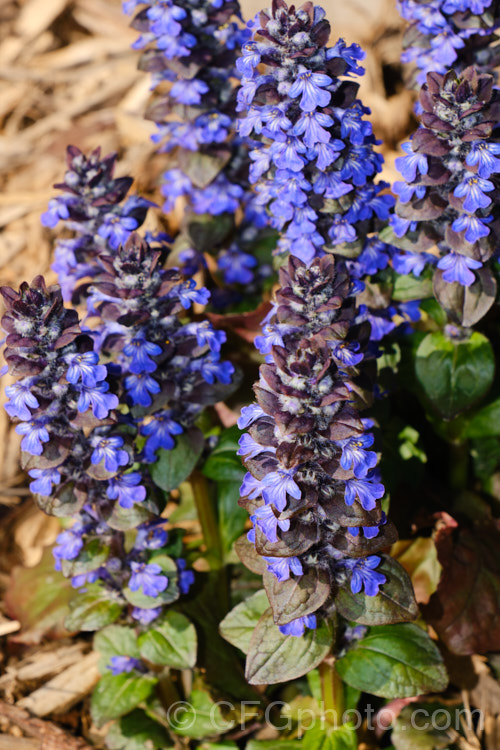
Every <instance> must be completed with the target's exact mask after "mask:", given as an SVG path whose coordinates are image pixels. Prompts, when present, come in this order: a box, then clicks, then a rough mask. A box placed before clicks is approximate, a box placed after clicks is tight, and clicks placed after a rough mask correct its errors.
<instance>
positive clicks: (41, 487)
mask: <svg viewBox="0 0 500 750" xmlns="http://www.w3.org/2000/svg"><path fill="white" fill-rule="evenodd" d="M0 291H1V293H2V296H3V298H4V301H5V304H6V308H7V312H6V313H5V314H4V316H3V318H2V327H3V329H4V330H5V331H6V333H7V339H6V349H5V358H6V360H7V363H8V369H9V372H10V374H11V375H13V376H14V377H17V378H18V379H17V380H16V382H15V383H14V385H12V386H9V387H8V388H7V395H8V397H9V400H8V402H7V404H6V409H7V412H8V413H9V415H10V416H11V417H12V418H13V419H15V420H16V421H18V424H17V427H16V431H17V432H18V433H19V434H21V435H23V439H22V442H21V448H22V451H23V464H24V466H25V468H26V469H28V470H29V474H30V477H31V478H32V481H31V484H30V489H31V490H32V492H33V493H35V495H36V497H37V499H38V503H39V505H40V507H41V508H42V509H43V510H44V511H46V512H47V513H50V514H52V515H56V516H63V517H64V516H65V517H68V518H69V517H71V518H72V519H73V520H74V524H73V525H71V526H70V527H69V528H67V529H66V530H65V531H63V532H62V533H61V534H60V535H59V536H58V538H57V545H56V547H55V548H54V556H55V559H56V569H58V570H62V571H63V573H64V575H66V576H69V577H71V580H72V584H73V586H75V587H76V588H81V587H83V586H85V585H86V584H94V586H93V587H92V588H91V596H92V598H93V601H94V603H99V602H100V601H102V602H104V601H107V602H109V603H111V607H110V608H108V611H107V617H106V618H105V620H106V621H107V622H112V621H114V620H117V619H118V618H121V619H122V621H123V620H124V619H128V620H129V621H132V622H134V621H138V622H140V623H143V624H148V623H150V622H151V621H152V620H154V619H155V618H157V617H158V616H159V615H160V614H161V612H162V608H163V606H164V605H165V604H168V603H170V602H172V601H174V600H175V599H177V598H178V596H179V594H180V591H184V592H186V591H187V590H188V588H189V585H190V583H191V582H192V573H191V572H189V571H184V565H185V563H184V561H183V560H179V561H177V562H176V561H175V560H174V559H172V558H170V557H168V556H167V555H166V554H165V551H164V550H162V553H161V554H159V553H158V550H159V549H160V548H165V547H166V546H167V533H166V531H165V520H164V519H162V518H161V511H162V510H163V506H164V501H163V502H162V501H161V498H160V497H159V495H158V492H155V490H154V486H153V484H152V482H151V480H150V479H149V477H148V476H147V474H143V473H141V472H140V471H138V464H137V451H136V449H135V447H134V441H133V435H131V433H130V430H127V427H126V425H125V424H124V423H123V421H122V420H121V419H120V415H119V412H118V407H119V399H118V396H117V395H116V393H115V392H113V391H116V390H117V383H116V380H115V378H113V375H112V374H111V373H112V372H113V367H111V366H105V365H103V364H100V363H99V356H98V354H97V353H96V352H95V351H94V348H93V342H92V338H91V337H90V336H89V335H88V334H87V333H83V332H82V330H81V328H80V325H79V323H78V315H77V313H76V312H75V311H74V310H66V309H65V308H64V307H63V301H62V295H61V291H60V288H59V287H47V286H46V285H45V282H44V280H43V277H41V276H38V277H36V278H35V279H34V281H33V283H32V284H31V286H30V285H28V284H27V283H24V284H22V285H21V288H20V290H19V292H14V291H13V290H12V289H10V288H8V287H2V289H1V290H0ZM132 530H135V531H136V533H135V534H134V539H133V541H131V540H130V539H129V540H128V542H127V541H126V532H130V531H132ZM91 620H92V617H91V616H88V617H87V618H85V617H84V618H83V620H82V622H80V623H79V625H80V626H83V629H88V630H93V629H95V628H94V627H92V625H91V622H90V621H91Z"/></svg>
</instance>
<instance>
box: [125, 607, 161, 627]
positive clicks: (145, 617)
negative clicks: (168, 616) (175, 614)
mask: <svg viewBox="0 0 500 750" xmlns="http://www.w3.org/2000/svg"><path fill="white" fill-rule="evenodd" d="M162 611H163V610H162V608H161V607H154V608H153V609H142V607H134V608H133V609H132V612H131V613H130V614H131V615H132V617H133V619H134V620H137V622H140V623H141V625H151V623H152V622H153V621H154V620H156V618H157V617H159V616H160V615H161V613H162Z"/></svg>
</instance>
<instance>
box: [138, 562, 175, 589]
mask: <svg viewBox="0 0 500 750" xmlns="http://www.w3.org/2000/svg"><path fill="white" fill-rule="evenodd" d="M130 568H131V570H132V575H131V576H130V580H129V582H128V585H129V588H130V590H131V591H139V589H141V588H142V592H143V594H145V596H153V597H157V596H158V595H159V594H161V593H162V591H165V589H166V588H167V586H168V578H167V576H165V575H163V574H162V569H161V568H160V566H159V565H157V564H156V563H149V564H147V563H137V562H132V563H130Z"/></svg>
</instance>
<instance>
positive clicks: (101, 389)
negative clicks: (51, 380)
mask: <svg viewBox="0 0 500 750" xmlns="http://www.w3.org/2000/svg"><path fill="white" fill-rule="evenodd" d="M108 391H109V383H106V382H105V381H103V382H101V383H98V384H97V385H96V386H95V387H93V388H88V387H87V386H85V385H82V386H81V387H80V395H79V397H78V402H77V409H78V411H79V412H80V413H81V414H83V413H85V412H86V411H87V410H88V409H89V408H90V406H92V414H93V415H94V417H96V419H106V417H107V416H108V414H109V412H110V411H111V410H112V409H116V408H117V407H118V404H119V401H118V396H115V395H114V394H113V393H108Z"/></svg>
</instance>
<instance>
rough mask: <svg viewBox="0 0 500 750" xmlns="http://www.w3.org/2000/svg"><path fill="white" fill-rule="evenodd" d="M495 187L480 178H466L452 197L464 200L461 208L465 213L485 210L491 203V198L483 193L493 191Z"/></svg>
mask: <svg viewBox="0 0 500 750" xmlns="http://www.w3.org/2000/svg"><path fill="white" fill-rule="evenodd" d="M494 189H495V186H494V184H493V183H492V182H491V181H490V180H484V179H483V178H482V177H467V178H466V179H465V180H463V181H462V182H461V183H460V184H459V185H457V187H456V188H455V190H454V191H453V195H455V196H456V197H457V198H464V202H463V207H464V210H465V211H470V212H471V213H472V212H473V211H477V209H478V208H486V206H489V205H490V203H491V198H490V197H489V196H488V195H485V193H489V192H491V190H494Z"/></svg>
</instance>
